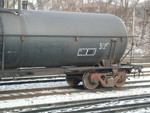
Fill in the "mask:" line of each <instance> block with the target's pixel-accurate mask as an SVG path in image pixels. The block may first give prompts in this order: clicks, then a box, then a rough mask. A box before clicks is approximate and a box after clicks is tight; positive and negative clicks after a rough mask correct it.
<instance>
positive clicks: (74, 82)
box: [66, 75, 81, 87]
mask: <svg viewBox="0 0 150 113" xmlns="http://www.w3.org/2000/svg"><path fill="white" fill-rule="evenodd" d="M66 81H67V83H68V84H69V85H70V86H71V87H77V86H78V84H79V83H80V82H81V80H79V79H77V78H75V77H72V76H71V77H69V76H68V75H67V76H66Z"/></svg>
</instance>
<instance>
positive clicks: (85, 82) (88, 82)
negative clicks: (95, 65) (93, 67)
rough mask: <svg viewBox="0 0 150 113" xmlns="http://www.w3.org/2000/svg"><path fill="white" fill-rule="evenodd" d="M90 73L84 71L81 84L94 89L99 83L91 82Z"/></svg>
mask: <svg viewBox="0 0 150 113" xmlns="http://www.w3.org/2000/svg"><path fill="white" fill-rule="evenodd" d="M91 75H92V73H85V74H84V75H83V77H82V82H83V86H84V87H85V88H86V89H95V88H97V86H98V85H99V83H93V82H92V81H91Z"/></svg>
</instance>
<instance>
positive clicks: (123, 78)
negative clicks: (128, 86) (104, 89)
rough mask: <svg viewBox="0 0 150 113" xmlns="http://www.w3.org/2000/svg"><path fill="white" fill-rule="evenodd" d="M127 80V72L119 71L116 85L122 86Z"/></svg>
mask: <svg viewBox="0 0 150 113" xmlns="http://www.w3.org/2000/svg"><path fill="white" fill-rule="evenodd" d="M125 82H126V73H125V72H119V73H118V74H117V75H116V83H115V86H116V87H122V86H123V85H124V84H125Z"/></svg>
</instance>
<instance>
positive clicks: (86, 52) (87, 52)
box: [77, 48, 97, 56]
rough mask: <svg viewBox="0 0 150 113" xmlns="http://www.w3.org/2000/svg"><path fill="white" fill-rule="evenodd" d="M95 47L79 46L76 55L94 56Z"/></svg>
mask: <svg viewBox="0 0 150 113" xmlns="http://www.w3.org/2000/svg"><path fill="white" fill-rule="evenodd" d="M96 50H97V49H96V48H79V50H78V53H77V56H95V54H96Z"/></svg>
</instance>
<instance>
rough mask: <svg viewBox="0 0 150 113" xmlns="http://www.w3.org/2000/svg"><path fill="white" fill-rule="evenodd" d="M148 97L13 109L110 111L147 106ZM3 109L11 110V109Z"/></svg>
mask: <svg viewBox="0 0 150 113" xmlns="http://www.w3.org/2000/svg"><path fill="white" fill-rule="evenodd" d="M148 98H150V94H143V95H130V96H121V97H109V98H97V99H88V100H80V101H69V102H61V103H51V104H39V105H32V106H31V105H30V106H22V107H16V108H13V109H15V111H18V112H20V113H37V112H61V113H63V112H65V113H67V112H69V113H70V112H71V113H76V112H94V111H96V112H103V113H106V112H108V113H110V112H118V111H126V110H132V109H139V108H146V107H149V106H150V99H149V100H148V101H146V102H145V100H147V99H148ZM139 100H140V101H139ZM130 101H134V103H131V102H130ZM138 101H139V102H138ZM141 101H142V102H141ZM122 102H123V104H122V105H120V103H122ZM135 102H136V103H135ZM137 102H138V103H137ZM3 110H4V109H1V110H0V111H3ZM5 110H7V111H12V110H11V109H5ZM20 110H21V111H20Z"/></svg>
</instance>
